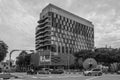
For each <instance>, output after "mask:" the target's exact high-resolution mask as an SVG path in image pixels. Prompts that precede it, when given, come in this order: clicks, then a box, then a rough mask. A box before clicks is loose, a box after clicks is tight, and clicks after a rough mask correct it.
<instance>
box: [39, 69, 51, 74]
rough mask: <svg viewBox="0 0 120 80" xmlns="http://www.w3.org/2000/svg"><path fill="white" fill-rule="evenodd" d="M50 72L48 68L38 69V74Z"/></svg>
mask: <svg viewBox="0 0 120 80" xmlns="http://www.w3.org/2000/svg"><path fill="white" fill-rule="evenodd" d="M49 73H50V72H49V71H48V70H40V71H38V74H49Z"/></svg>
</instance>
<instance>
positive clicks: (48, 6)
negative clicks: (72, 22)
mask: <svg viewBox="0 0 120 80" xmlns="http://www.w3.org/2000/svg"><path fill="white" fill-rule="evenodd" d="M50 7H52V8H55V9H58V10H61V11H63V12H65V13H67V14H69V15H72V16H74V17H77V18H79V19H81V20H84V21H85V22H88V23H90V24H92V22H91V21H89V20H87V19H84V18H82V17H80V16H77V15H75V14H73V13H71V12H69V11H66V10H64V9H62V8H60V7H57V6H55V5H53V4H51V3H50V4H48V5H47V6H46V7H45V8H44V9H46V8H50ZM44 9H43V10H44Z"/></svg>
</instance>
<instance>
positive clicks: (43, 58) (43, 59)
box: [40, 56, 51, 62]
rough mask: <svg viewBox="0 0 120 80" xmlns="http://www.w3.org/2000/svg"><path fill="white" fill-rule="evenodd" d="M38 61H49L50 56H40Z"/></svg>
mask: <svg viewBox="0 0 120 80" xmlns="http://www.w3.org/2000/svg"><path fill="white" fill-rule="evenodd" d="M40 62H51V59H50V57H49V58H46V56H40Z"/></svg>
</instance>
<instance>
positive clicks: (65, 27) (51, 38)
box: [36, 4, 94, 55]
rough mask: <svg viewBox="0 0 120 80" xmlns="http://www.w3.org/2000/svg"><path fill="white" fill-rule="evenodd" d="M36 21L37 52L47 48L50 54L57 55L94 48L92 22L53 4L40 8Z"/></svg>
mask: <svg viewBox="0 0 120 80" xmlns="http://www.w3.org/2000/svg"><path fill="white" fill-rule="evenodd" d="M38 23H39V25H38V26H37V27H36V51H37V52H39V51H45V50H49V51H50V52H51V53H52V55H59V54H73V53H74V52H77V51H80V50H91V49H93V48H94V26H93V24H92V23H91V22H90V21H88V20H86V19H83V18H81V17H79V16H76V15H74V14H72V13H70V12H68V11H66V10H63V9H61V8H59V7H57V6H55V5H52V4H49V5H48V6H46V7H45V8H44V9H43V10H42V12H41V13H40V20H39V21H38Z"/></svg>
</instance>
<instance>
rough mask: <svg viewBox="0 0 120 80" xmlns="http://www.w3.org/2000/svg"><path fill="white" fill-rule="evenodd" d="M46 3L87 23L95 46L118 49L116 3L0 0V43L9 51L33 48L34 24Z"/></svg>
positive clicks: (118, 5) (107, 0)
mask: <svg viewBox="0 0 120 80" xmlns="http://www.w3.org/2000/svg"><path fill="white" fill-rule="evenodd" d="M49 3H52V4H54V5H57V6H58V7H60V8H63V9H65V10H67V11H69V12H71V13H73V14H76V15H78V16H80V17H82V18H85V19H87V20H89V21H91V22H92V23H93V24H94V33H95V47H105V46H106V45H107V46H111V47H113V48H119V47H120V10H119V9H120V0H0V40H3V41H4V42H5V43H6V44H7V45H8V47H9V52H10V51H11V50H13V49H27V50H29V49H33V50H34V49H35V28H36V26H37V25H38V23H37V21H38V20H39V16H40V12H41V10H42V9H43V8H44V7H45V6H47V5H48V4H49ZM16 55H18V53H17V52H16V54H13V55H12V57H13V58H15V56H16Z"/></svg>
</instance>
